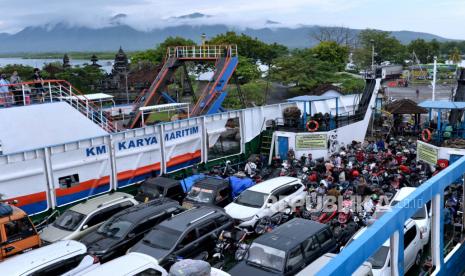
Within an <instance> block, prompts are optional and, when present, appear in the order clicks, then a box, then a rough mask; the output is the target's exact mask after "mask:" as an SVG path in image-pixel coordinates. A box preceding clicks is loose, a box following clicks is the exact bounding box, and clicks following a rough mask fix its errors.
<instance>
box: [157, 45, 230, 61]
mask: <svg viewBox="0 0 465 276" xmlns="http://www.w3.org/2000/svg"><path fill="white" fill-rule="evenodd" d="M166 56H167V58H172V57H175V58H178V59H218V58H221V57H234V56H237V45H208V44H207V45H201V46H196V45H194V46H176V47H169V48H168V49H167V54H166Z"/></svg>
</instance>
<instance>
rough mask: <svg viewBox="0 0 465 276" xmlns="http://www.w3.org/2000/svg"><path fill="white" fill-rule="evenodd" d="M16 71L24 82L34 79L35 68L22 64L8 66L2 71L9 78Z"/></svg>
mask: <svg viewBox="0 0 465 276" xmlns="http://www.w3.org/2000/svg"><path fill="white" fill-rule="evenodd" d="M14 71H17V72H18V75H19V77H20V78H21V80H22V81H28V80H31V79H32V74H33V73H34V67H32V66H27V65H21V64H8V65H5V66H4V67H3V68H2V69H1V73H3V74H6V75H7V77H10V76H11V74H12V73H13V72H14Z"/></svg>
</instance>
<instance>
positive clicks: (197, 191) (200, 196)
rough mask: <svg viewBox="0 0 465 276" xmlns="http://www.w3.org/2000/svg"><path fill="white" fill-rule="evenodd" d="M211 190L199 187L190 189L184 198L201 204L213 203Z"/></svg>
mask: <svg viewBox="0 0 465 276" xmlns="http://www.w3.org/2000/svg"><path fill="white" fill-rule="evenodd" d="M213 192H214V191H213V190H210V189H204V188H200V187H192V189H191V190H190V191H189V193H188V194H187V196H186V198H187V199H188V200H191V201H196V202H201V203H212V202H213V198H214V197H213Z"/></svg>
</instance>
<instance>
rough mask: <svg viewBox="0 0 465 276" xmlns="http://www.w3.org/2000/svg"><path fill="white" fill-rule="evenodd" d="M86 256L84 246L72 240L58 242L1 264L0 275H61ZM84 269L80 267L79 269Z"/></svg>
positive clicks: (74, 266)
mask: <svg viewBox="0 0 465 276" xmlns="http://www.w3.org/2000/svg"><path fill="white" fill-rule="evenodd" d="M86 255H87V248H86V246H85V245H84V244H82V243H80V242H77V241H72V240H71V241H59V242H56V243H53V244H50V245H47V246H43V247H41V248H39V249H35V250H32V251H29V252H27V253H24V254H21V255H18V256H14V257H12V258H10V259H8V260H5V261H4V262H1V263H0V274H1V275H5V276H6V275H8V276H19V275H35V276H38V275H62V274H64V273H66V272H67V271H69V270H71V269H74V268H76V267H77V266H78V265H79V264H80V262H81V261H82V259H83V258H84V257H85V256H86ZM89 265H92V264H89ZM85 268H86V267H82V266H81V269H85ZM76 272H78V271H76Z"/></svg>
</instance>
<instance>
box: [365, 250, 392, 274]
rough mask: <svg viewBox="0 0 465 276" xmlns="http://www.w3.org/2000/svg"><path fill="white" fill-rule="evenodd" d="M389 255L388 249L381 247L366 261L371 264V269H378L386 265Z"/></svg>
mask: <svg viewBox="0 0 465 276" xmlns="http://www.w3.org/2000/svg"><path fill="white" fill-rule="evenodd" d="M388 253H389V247H387V246H381V247H380V248H379V249H378V251H376V252H375V254H373V255H372V256H371V257H370V258H368V261H369V262H370V263H371V266H372V267H373V269H380V268H382V267H383V266H384V264H385V263H386V258H387V255H388Z"/></svg>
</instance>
